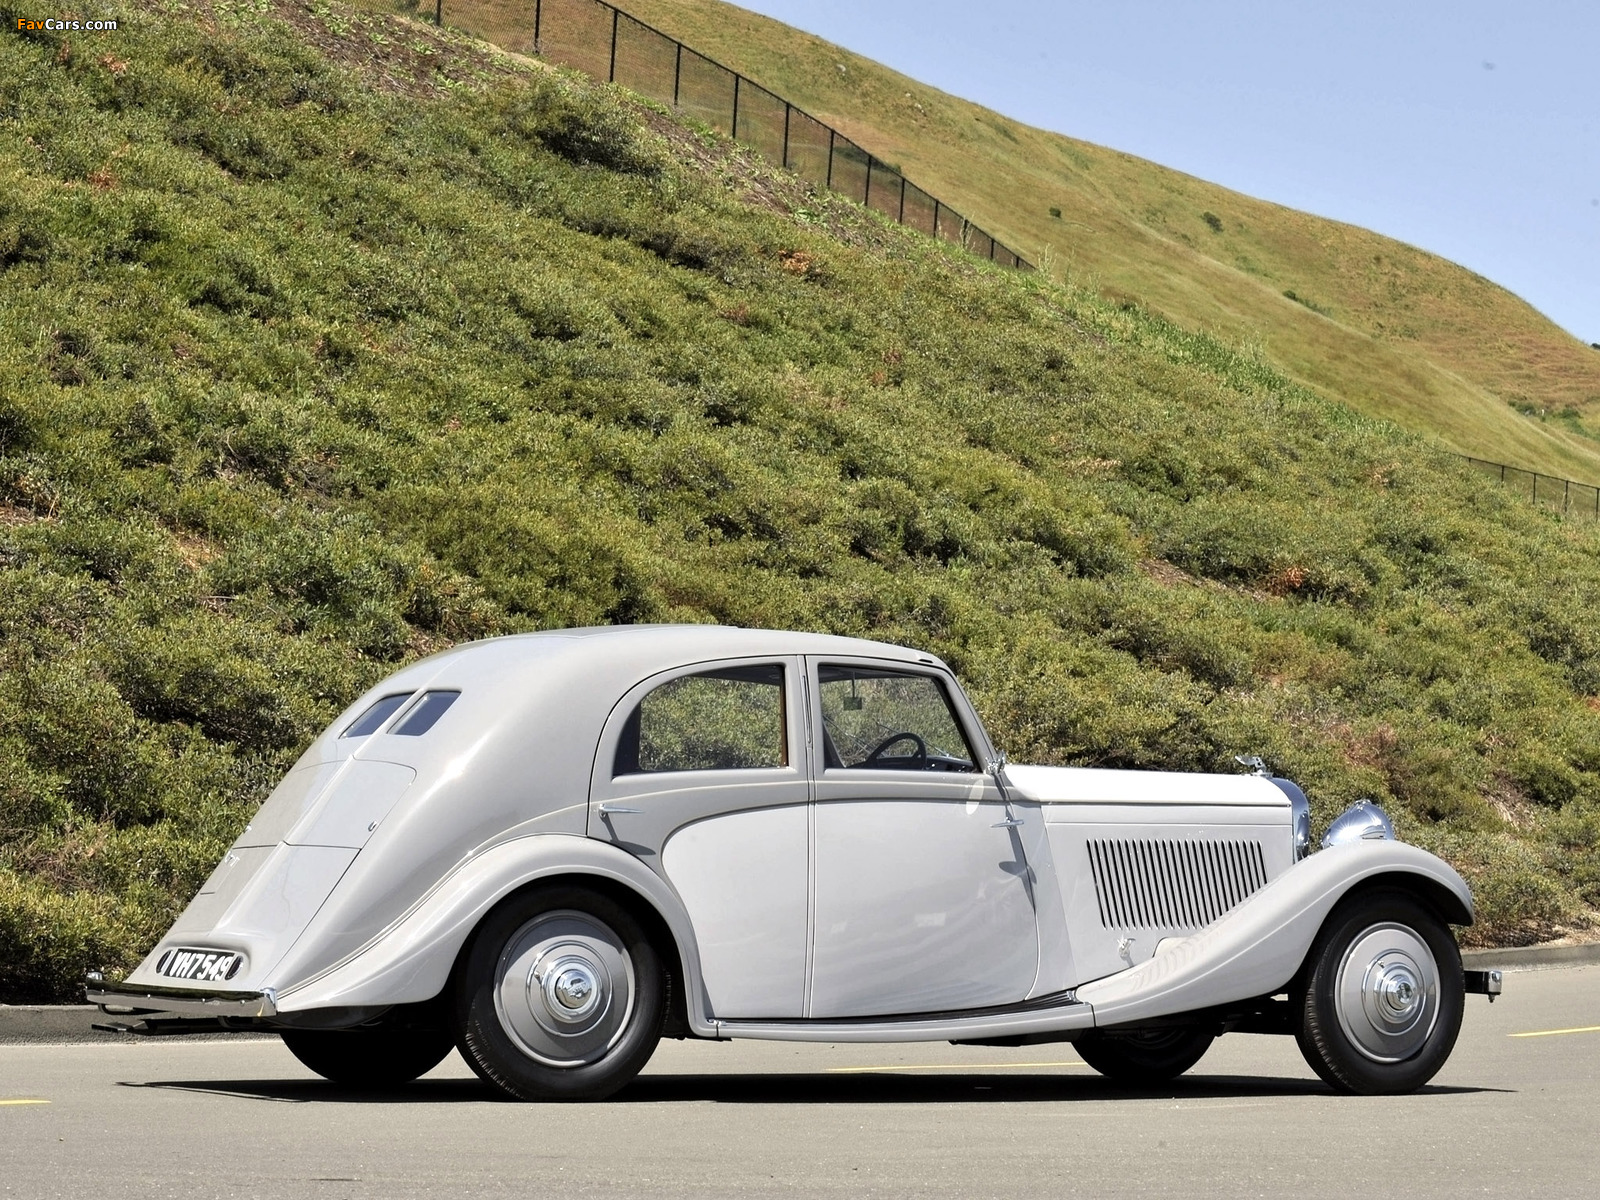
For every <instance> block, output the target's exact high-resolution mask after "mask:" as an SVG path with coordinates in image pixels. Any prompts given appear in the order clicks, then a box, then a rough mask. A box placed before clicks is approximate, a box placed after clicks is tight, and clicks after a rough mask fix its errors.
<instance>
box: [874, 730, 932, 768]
mask: <svg viewBox="0 0 1600 1200" xmlns="http://www.w3.org/2000/svg"><path fill="white" fill-rule="evenodd" d="M908 739H909V740H910V741H913V742H915V743H916V744H917V752H916V754H914V755H912V756H911V757H913V758H916V759H920V760H921V761H922V762H924V763H926V762H927V761H928V743H927V742H925V741H923V740H922V739H921V738H920V737H918V736H917V735H916V734H914V733H912V732H911V731H910V730H909V729H907V730H904V731H903V732H901V733H891V734H890V735H889V736H888V737H886V738H884V739H883V741H881V742H879V743H878V744H877V745H876V746H875V747H874V748H873V750H872V753H871V754H869V755H867V756H866V758H864V759H862V760H861V765H862V766H863V767H867V766H871V765H872V764H873V763H875V762H878V761H879V760H880V759H883V758H885V757H886V755H885V754H884V753H883V752H884V751H885V750H887V749H888V748H889V747H890V746H893V745H894V744H895V743H897V742H904V741H906V740H908Z"/></svg>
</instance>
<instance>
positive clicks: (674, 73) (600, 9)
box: [366, 0, 1034, 271]
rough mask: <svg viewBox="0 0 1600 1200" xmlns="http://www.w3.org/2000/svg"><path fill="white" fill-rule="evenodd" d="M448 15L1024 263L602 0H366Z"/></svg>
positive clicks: (983, 250)
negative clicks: (644, 97)
mask: <svg viewBox="0 0 1600 1200" xmlns="http://www.w3.org/2000/svg"><path fill="white" fill-rule="evenodd" d="M366 7H368V8H372V9H377V10H386V11H390V12H394V13H397V14H399V15H402V16H415V17H421V18H431V19H432V20H433V21H435V22H436V23H439V24H442V23H444V22H445V21H448V22H449V23H450V24H451V25H453V26H455V27H456V28H457V29H460V30H463V31H464V32H466V33H470V34H472V35H474V36H475V37H480V38H483V39H484V40H485V41H488V42H493V43H495V44H496V45H499V46H504V47H505V48H506V49H508V50H516V51H523V52H529V51H531V52H532V53H534V54H538V55H540V56H542V57H544V58H546V59H548V60H549V61H551V62H555V63H560V64H561V65H562V66H566V67H575V68H577V69H578V70H580V71H583V72H585V73H586V74H589V75H593V76H594V77H595V78H597V79H604V80H607V81H608V82H612V83H620V84H622V86H624V87H626V88H629V89H631V90H632V91H635V92H638V93H639V94H640V95H642V96H647V97H649V98H650V99H652V100H656V101H659V102H660V103H662V104H670V105H671V106H672V108H673V109H674V111H676V112H678V113H680V114H682V115H683V116H686V117H690V118H692V119H694V120H696V121H699V122H700V123H701V124H703V125H706V126H708V127H710V128H712V129H715V130H717V131H718V132H719V133H724V134H727V135H728V136H729V137H733V138H736V139H737V140H739V141H741V142H743V143H744V144H745V145H747V146H751V147H753V148H754V149H756V150H758V151H760V152H761V154H763V155H764V156H765V157H766V158H767V159H768V160H770V161H771V162H774V163H776V164H778V165H779V166H782V167H786V168H788V169H789V170H791V171H793V172H794V173H795V174H797V175H799V176H800V177H801V178H802V179H806V180H809V181H810V182H812V183H814V184H816V185H818V186H819V187H824V188H828V189H829V190H831V191H835V192H838V193H840V194H841V195H843V196H848V197H849V198H850V199H852V200H855V201H856V202H858V203H860V204H864V205H866V206H867V207H868V208H871V209H873V210H874V211H876V212H879V213H882V214H883V215H884V216H886V217H888V218H889V219H890V220H892V221H898V222H899V223H900V224H902V225H907V226H910V227H911V228H912V229H915V230H917V231H919V232H921V233H925V234H927V235H928V236H929V237H936V238H939V239H941V240H943V241H946V242H953V243H955V244H956V245H959V246H963V247H965V248H966V249H967V250H968V251H970V252H971V253H973V254H975V255H977V256H978V257H979V258H986V259H988V260H990V261H991V262H995V263H999V264H1000V265H1001V266H1003V267H1012V268H1015V269H1018V270H1023V271H1031V270H1034V266H1033V264H1032V263H1030V262H1028V261H1027V260H1026V259H1024V258H1023V257H1022V256H1021V255H1020V254H1018V253H1016V251H1014V250H1012V249H1011V248H1010V247H1009V246H1006V245H1005V244H1004V243H1002V242H1000V241H998V240H997V239H996V238H994V237H993V236H992V235H990V234H989V233H987V232H986V231H984V230H983V229H980V228H979V227H978V226H977V225H975V224H973V223H972V222H971V221H969V220H967V218H966V217H964V216H963V215H962V214H961V213H960V212H958V211H956V210H955V209H953V208H951V207H950V206H949V205H948V204H946V203H944V202H943V201H942V200H940V199H939V198H938V197H936V196H933V195H930V194H929V193H928V192H925V191H924V190H923V189H922V188H920V187H918V186H917V185H916V184H914V183H912V182H911V181H910V180H908V179H907V178H906V177H905V175H904V174H902V173H901V172H900V171H899V170H897V169H896V168H894V167H892V166H890V165H889V164H888V163H885V162H882V161H880V160H879V159H878V158H876V157H874V156H873V155H872V154H871V152H869V151H867V150H865V149H863V148H862V147H861V146H858V145H856V143H855V142H853V141H851V140H850V139H849V138H847V137H845V135H844V134H842V133H840V132H839V131H838V130H837V129H834V128H833V127H831V126H829V125H826V124H824V123H823V122H821V121H819V120H817V119H816V118H815V117H813V116H811V115H810V114H809V113H807V112H805V111H804V110H803V109H800V108H797V107H795V106H794V105H793V104H790V103H789V102H788V101H787V100H785V99H784V98H783V97H782V96H778V95H774V94H773V93H772V92H769V91H768V90H767V89H766V88H764V87H762V86H761V85H760V84H758V83H754V82H753V81H751V80H749V79H747V78H745V77H744V76H743V75H740V74H739V73H738V72H737V71H731V70H729V69H728V68H727V67H724V66H723V65H722V64H721V63H718V62H715V61H714V60H712V59H709V58H707V57H705V55H703V54H699V53H697V52H696V51H694V50H691V49H690V48H689V47H688V46H685V45H684V44H683V43H682V42H680V41H678V40H677V39H675V38H671V37H668V36H667V35H666V34H664V33H662V32H661V31H660V30H658V29H655V28H654V27H652V26H650V25H646V24H645V23H644V22H643V21H639V20H636V19H635V18H633V17H630V16H629V15H628V14H627V13H625V12H623V11H622V10H621V9H618V8H616V7H614V6H612V5H610V4H606V3H604V0H366Z"/></svg>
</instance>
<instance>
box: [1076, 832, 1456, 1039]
mask: <svg viewBox="0 0 1600 1200" xmlns="http://www.w3.org/2000/svg"><path fill="white" fill-rule="evenodd" d="M1380 882H1382V883H1391V882H1392V883H1393V884H1394V885H1395V886H1397V887H1402V888H1409V889H1411V890H1413V891H1415V892H1417V893H1418V894H1419V895H1420V896H1422V897H1423V898H1424V899H1426V900H1427V901H1428V902H1429V903H1431V904H1432V905H1433V907H1434V908H1435V909H1436V910H1437V911H1438V912H1439V914H1440V916H1441V917H1442V918H1443V919H1444V920H1447V921H1451V922H1454V923H1457V924H1467V923H1470V922H1471V920H1472V893H1471V892H1470V891H1469V890H1468V888H1467V885H1466V883H1465V882H1464V881H1463V880H1462V878H1461V876H1460V875H1458V874H1456V872H1455V871H1454V870H1453V869H1452V868H1451V867H1450V865H1449V864H1448V863H1446V862H1444V861H1443V860H1441V859H1439V858H1436V857H1434V856H1433V855H1432V854H1429V853H1428V852H1427V851H1426V850H1419V849H1417V847H1415V846H1408V845H1406V844H1405V843H1403V842H1389V841H1359V842H1351V843H1348V844H1346V845H1343V846H1334V847H1331V848H1329V849H1327V850H1323V851H1321V852H1319V853H1317V854H1313V855H1311V856H1310V857H1309V858H1306V859H1302V860H1301V861H1300V862H1298V863H1296V864H1295V865H1294V866H1292V867H1290V868H1289V869H1288V870H1287V871H1285V872H1283V873H1282V874H1281V875H1279V876H1278V877H1277V878H1276V879H1274V880H1273V881H1272V882H1271V883H1269V884H1267V886H1266V887H1264V888H1262V889H1261V890H1260V891H1258V892H1256V893H1255V894H1254V895H1252V896H1251V897H1250V898H1249V899H1247V900H1245V901H1244V902H1243V903H1241V904H1239V905H1238V906H1237V907H1235V908H1234V909H1233V910H1232V911H1230V912H1228V913H1226V914H1225V915H1223V916H1221V917H1219V918H1218V919H1217V920H1215V921H1213V922H1212V923H1211V924H1210V925H1207V926H1206V927H1205V928H1204V929H1202V930H1200V931H1199V932H1198V933H1195V934H1193V935H1192V936H1190V937H1187V938H1185V939H1184V940H1183V941H1182V942H1179V943H1178V944H1177V945H1175V946H1173V947H1172V948H1170V949H1168V950H1164V951H1162V952H1161V953H1160V954H1157V955H1156V956H1155V957H1154V958H1152V959H1150V960H1148V961H1147V962H1143V963H1140V964H1139V965H1138V966H1137V967H1132V968H1130V969H1128V970H1126V971H1122V972H1119V973H1118V974H1116V975H1110V976H1107V977H1106V978H1104V979H1097V980H1095V981H1094V982H1093V983H1086V984H1084V985H1083V986H1081V987H1079V988H1078V990H1077V997H1078V999H1079V1000H1081V1001H1084V1002H1085V1003H1088V1004H1090V1005H1092V1006H1093V1008H1094V1018H1095V1024H1096V1025H1097V1026H1106V1025H1121V1024H1125V1023H1127V1022H1130V1021H1143V1020H1147V1019H1149V1018H1152V1017H1162V1016H1170V1015H1173V1014H1175V1013H1184V1012H1195V1011H1198V1010H1202V1009H1212V1008H1217V1007H1218V1006H1220V1005H1225V1004H1235V1003H1238V1002H1239V1001H1242V1000H1248V999H1251V998H1252V997H1258V996H1270V995H1272V994H1274V993H1275V992H1281V991H1282V990H1283V989H1284V988H1285V987H1286V986H1287V985H1288V983H1289V981H1290V980H1292V979H1293V978H1294V976H1295V973H1296V972H1297V971H1299V969H1300V965H1301V963H1303V962H1304V961H1305V957H1306V954H1307V953H1308V952H1309V951H1310V949H1311V943H1312V941H1313V940H1314V939H1315V938H1316V936H1317V931H1318V930H1320V929H1321V928H1322V923H1323V922H1324V921H1325V920H1326V919H1327V917H1328V914H1329V912H1331V911H1332V910H1333V907H1334V905H1336V904H1337V903H1339V901H1340V900H1341V899H1342V898H1343V897H1344V896H1345V895H1346V894H1348V893H1349V892H1350V891H1352V890H1353V889H1355V888H1357V887H1361V886H1363V885H1365V884H1369V883H1380Z"/></svg>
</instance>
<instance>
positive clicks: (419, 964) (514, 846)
mask: <svg viewBox="0 0 1600 1200" xmlns="http://www.w3.org/2000/svg"><path fill="white" fill-rule="evenodd" d="M558 876H560V877H566V878H569V879H574V880H581V879H583V878H584V877H591V878H595V879H604V880H607V881H609V882H611V883H613V884H620V885H621V886H622V887H624V888H627V889H629V890H630V891H632V892H633V893H635V894H636V895H637V896H638V897H639V898H640V899H641V900H642V901H643V902H645V903H647V904H649V905H651V906H652V907H653V908H654V909H655V910H656V912H657V913H658V914H659V915H660V916H661V918H662V920H663V922H664V923H665V924H666V926H667V928H668V930H669V931H670V932H671V933H672V936H673V938H674V940H676V942H677V943H678V950H679V953H680V955H681V957H682V961H681V963H680V971H679V976H678V977H679V979H680V980H682V981H683V986H684V989H685V993H684V994H685V998H686V1000H687V1001H688V1003H687V1008H688V1013H689V1025H690V1028H691V1029H692V1030H693V1031H694V1032H695V1033H696V1034H699V1035H701V1036H706V1037H712V1036H715V1026H714V1025H713V1024H712V1021H711V1018H710V1010H709V1005H708V1002H707V999H706V994H705V988H704V986H703V984H702V982H701V978H700V957H699V952H698V949H697V947H696V943H695V938H694V928H693V926H692V925H691V924H690V922H689V916H688V913H687V912H685V911H684V908H683V905H682V903H681V902H680V901H679V900H678V897H677V894H676V893H675V892H673V891H672V889H671V888H669V887H668V886H667V884H666V883H665V882H663V881H662V879H661V877H660V876H658V875H656V874H655V873H654V872H652V871H651V870H650V869H649V868H648V867H646V866H645V865H644V864H643V863H641V862H640V861H639V860H638V859H636V858H634V857H633V856H632V855H630V854H628V853H626V852H625V851H622V850H619V849H617V848H616V847H614V846H608V845H606V844H605V843H603V842H597V841H594V840H592V839H590V838H586V837H579V836H574V835H569V834H554V833H548V834H537V835H534V836H531V837H524V838H516V839H514V840H512V841H509V842H502V843H500V844H499V845H496V846H494V847H492V848H491V849H489V850H485V851H484V852H483V853H482V854H478V855H475V856H474V857H472V858H469V859H467V860H466V861H465V862H463V863H462V864H461V865H460V866H458V867H457V868H456V869H455V870H454V871H452V872H451V873H450V874H449V875H448V876H446V877H445V878H444V879H443V880H442V881H441V882H440V884H439V885H438V886H437V887H435V888H434V889H433V890H432V891H431V892H429V893H428V895H427V896H425V897H424V898H423V899H422V900H421V901H420V902H419V903H418V904H417V905H416V906H415V907H414V908H413V909H412V910H411V911H410V912H408V913H406V914H405V915H404V916H402V917H401V918H400V919H399V920H397V921H396V922H395V923H394V924H392V925H391V926H389V928H387V929H385V930H384V931H383V932H382V933H380V934H379V935H378V936H377V937H375V938H373V939H372V941H370V942H368V943H367V944H366V945H365V946H363V947H362V948H361V949H359V950H357V951H356V952H355V953H354V954H351V955H349V956H348V957H347V958H345V959H343V960H342V961H340V962H338V963H335V964H333V965H332V966H330V967H329V968H328V969H327V970H325V971H322V972H321V973H319V974H317V975H314V976H312V977H310V978H308V979H305V980H302V981H290V982H286V983H284V984H283V986H282V987H281V988H280V990H279V995H278V1011H279V1012H280V1013H291V1012H299V1011H305V1010H308V1009H320V1008H333V1007H338V1008H345V1007H351V1006H358V1005H375V1004H412V1003H417V1002H420V1001H423V1000H429V999H432V998H433V997H434V996H437V995H438V994H439V993H440V992H441V991H442V990H443V989H444V986H445V984H446V983H447V982H448V981H449V978H450V972H451V970H452V969H453V968H454V966H455V962H456V956H457V955H458V954H459V953H460V951H461V948H462V946H464V945H465V944H466V941H467V939H468V938H469V937H470V936H471V935H472V931H473V930H474V929H476V928H477V926H478V922H479V921H481V920H482V919H483V917H484V915H485V914H486V913H488V911H489V910H490V909H491V908H493V907H494V906H495V905H496V904H497V903H499V902H500V901H501V900H502V899H504V898H505V897H506V896H508V895H510V894H511V893H512V892H515V891H516V890H518V889H519V888H522V887H525V886H527V885H528V884H530V883H536V882H538V881H539V880H541V879H553V878H556V877H558ZM315 934H316V929H315V928H314V927H313V928H312V929H311V930H310V931H308V934H307V936H308V937H314V936H315Z"/></svg>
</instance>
